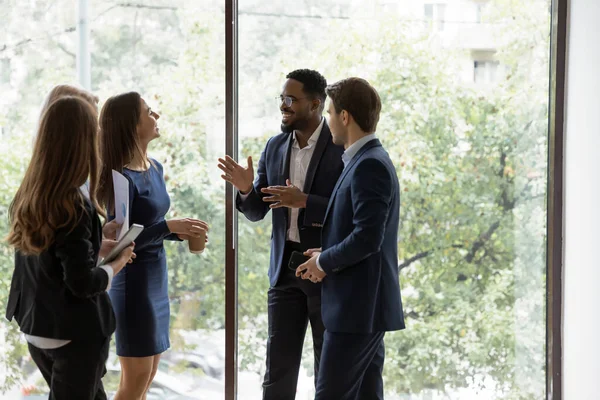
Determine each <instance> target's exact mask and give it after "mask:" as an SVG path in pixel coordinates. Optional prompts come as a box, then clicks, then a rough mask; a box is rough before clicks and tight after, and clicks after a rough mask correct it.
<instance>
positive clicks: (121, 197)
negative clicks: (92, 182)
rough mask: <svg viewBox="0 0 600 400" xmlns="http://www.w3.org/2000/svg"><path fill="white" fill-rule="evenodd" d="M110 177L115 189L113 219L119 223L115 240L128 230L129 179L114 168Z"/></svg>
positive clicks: (119, 238)
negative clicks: (119, 226) (119, 227)
mask: <svg viewBox="0 0 600 400" xmlns="http://www.w3.org/2000/svg"><path fill="white" fill-rule="evenodd" d="M112 178H113V187H114V189H115V220H116V221H117V223H119V224H121V229H120V230H119V231H117V240H121V238H122V237H123V235H125V233H127V231H128V230H129V181H128V180H127V178H125V177H124V176H123V175H121V174H120V173H119V172H117V171H115V170H114V169H113V171H112Z"/></svg>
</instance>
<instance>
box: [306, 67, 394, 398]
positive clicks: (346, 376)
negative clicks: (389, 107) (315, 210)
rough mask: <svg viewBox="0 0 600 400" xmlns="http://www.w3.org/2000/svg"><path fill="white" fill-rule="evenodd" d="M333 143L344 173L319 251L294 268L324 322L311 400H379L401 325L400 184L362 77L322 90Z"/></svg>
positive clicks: (377, 106) (376, 105)
mask: <svg viewBox="0 0 600 400" xmlns="http://www.w3.org/2000/svg"><path fill="white" fill-rule="evenodd" d="M327 94H328V95H329V97H330V99H331V102H330V105H329V109H328V113H329V116H330V119H329V121H330V122H329V124H330V127H331V134H332V136H333V142H334V143H335V144H340V145H343V146H344V148H345V149H346V151H345V152H344V154H343V162H344V171H343V172H342V174H341V176H340V179H339V180H338V182H337V184H336V186H335V189H334V191H333V194H332V195H331V198H330V200H329V206H328V208H327V212H326V214H325V220H324V223H323V224H324V225H323V234H322V251H321V250H319V249H313V250H309V251H307V252H306V254H307V255H311V259H310V260H309V261H307V262H306V263H304V264H302V265H301V266H300V267H298V269H297V272H296V274H297V275H298V276H300V275H301V273H303V272H304V271H305V272H304V275H302V276H303V278H304V279H309V280H311V281H312V282H320V281H322V282H323V283H322V300H321V307H322V314H323V322H324V324H325V329H326V330H325V334H324V343H323V351H322V353H321V367H320V370H319V376H318V381H317V394H316V397H315V400H371V399H383V381H382V370H383V363H384V356H385V351H384V345H383V336H384V334H385V332H387V331H395V330H400V329H404V315H403V313H402V301H401V299H400V285H399V282H398V223H399V212H400V188H399V184H398V177H397V176H396V170H395V168H394V165H393V164H392V161H391V160H390V157H389V155H388V153H387V152H386V151H385V150H384V148H383V147H382V146H381V143H380V142H379V140H378V139H377V138H376V137H375V129H376V127H377V122H378V121H379V112H380V111H381V100H380V99H379V95H378V94H377V91H376V90H375V89H374V88H373V87H372V86H371V85H370V84H369V83H368V82H367V81H365V80H364V79H360V78H349V79H344V80H342V81H340V82H337V83H335V84H333V85H331V86H329V87H328V88H327Z"/></svg>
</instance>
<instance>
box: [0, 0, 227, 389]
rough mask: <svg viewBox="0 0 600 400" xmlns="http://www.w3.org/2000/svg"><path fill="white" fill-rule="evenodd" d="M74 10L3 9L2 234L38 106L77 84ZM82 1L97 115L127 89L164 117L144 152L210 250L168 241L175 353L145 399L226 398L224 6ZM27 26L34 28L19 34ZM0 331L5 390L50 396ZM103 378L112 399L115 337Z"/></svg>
mask: <svg viewBox="0 0 600 400" xmlns="http://www.w3.org/2000/svg"><path fill="white" fill-rule="evenodd" d="M71 3H72V2H70V1H69V2H67V1H64V2H56V1H32V2H14V4H13V5H12V6H11V7H7V8H4V7H3V10H2V11H0V12H2V13H5V14H6V15H3V17H2V18H1V19H2V20H3V21H9V25H8V28H9V31H8V32H9V34H10V35H9V36H8V37H7V38H6V40H5V38H4V37H0V49H2V45H3V44H4V43H5V42H6V44H7V45H8V48H7V49H6V50H2V51H0V60H1V59H3V58H4V59H8V60H9V66H10V69H9V70H8V71H9V72H5V69H4V65H5V63H0V66H2V68H3V69H2V70H1V71H2V73H1V74H0V79H3V80H2V81H0V85H2V93H3V96H2V99H0V102H2V107H1V109H2V111H0V126H2V132H3V140H2V143H1V144H0V146H2V149H3V150H2V154H3V157H2V160H1V161H0V163H2V174H1V175H0V176H1V178H0V179H1V180H2V181H1V183H2V202H1V203H0V207H1V208H0V213H1V215H2V222H1V223H2V232H3V233H2V235H4V234H5V232H6V209H7V206H8V203H9V201H10V200H11V196H12V195H14V192H15V190H16V187H17V185H18V183H19V181H20V178H21V177H22V173H23V166H24V165H26V162H27V161H28V157H29V154H30V148H29V145H30V142H31V137H32V135H33V130H34V129H35V124H36V118H37V113H38V112H39V106H40V105H41V103H42V99H43V97H44V96H45V94H46V93H47V92H48V91H49V89H50V88H51V87H52V86H53V85H55V84H57V83H74V82H76V81H77V75H76V68H75V58H76V53H77V38H78V36H77V33H76V32H75V26H76V21H77V19H76V18H77V13H76V11H77V10H76V9H74V8H73V5H72V4H71ZM88 4H89V24H90V30H91V35H90V43H89V51H90V54H91V75H92V88H91V89H92V91H93V92H94V93H95V94H97V95H98V96H99V97H100V107H102V103H103V102H104V101H105V100H106V99H107V98H108V97H109V96H111V95H114V94H118V93H121V92H125V91H130V90H134V91H138V92H139V93H140V94H141V95H142V97H144V98H145V99H146V101H147V102H148V103H149V105H150V106H151V107H152V109H154V110H156V111H157V112H158V113H159V114H160V115H161V118H160V120H159V126H160V128H161V138H159V139H158V140H156V141H154V142H152V143H151V145H150V149H149V154H150V155H151V156H152V157H154V158H156V159H157V160H159V161H160V162H161V163H162V164H163V166H164V170H165V180H166V183H167V189H168V191H169V194H170V196H171V210H170V212H169V214H168V216H167V218H175V217H196V218H200V219H203V220H206V221H208V222H209V224H210V225H211V231H210V234H209V239H210V245H209V247H208V249H207V250H206V251H205V252H204V253H203V254H202V255H192V254H191V253H190V252H189V251H188V248H187V245H186V244H185V243H171V242H166V243H165V247H166V250H167V257H168V261H167V262H168V270H169V298H170V302H171V323H170V340H171V348H170V350H169V351H167V352H166V353H164V354H163V356H162V358H161V362H160V364H159V369H158V373H157V375H156V378H155V380H154V383H153V385H152V387H151V389H150V394H149V398H152V399H172V398H174V397H175V396H176V395H177V396H191V397H186V398H203V399H222V398H223V397H224V375H225V373H224V370H225V361H224V358H225V329H224V324H225V307H224V298H225V274H224V270H225V268H224V264H225V241H224V237H225V234H224V220H225V201H224V191H223V184H222V183H221V181H220V177H219V175H220V174H219V172H218V170H217V169H216V167H215V160H216V158H217V157H219V156H222V155H223V153H224V151H225V135H224V134H223V130H224V96H225V72H224V53H225V48H224V45H223V43H224V40H225V28H224V14H223V11H222V7H221V6H222V2H217V1H213V2H202V3H201V4H199V3H198V4H197V3H194V2H184V1H179V2H173V1H169V2H166V1H154V2H143V3H139V4H137V3H135V4H134V3H118V2H105V1H90V2H88ZM23 26H31V27H33V28H32V29H31V30H23V29H22V27H23ZM2 31H3V32H4V26H3V28H2ZM28 39H32V40H31V41H28ZM4 76H8V77H9V80H6V79H4V78H3V77H4ZM9 148H10V149H11V151H8V149H9ZM5 155H6V156H5ZM5 184H6V186H5ZM1 257H2V262H1V265H0V268H1V271H2V275H1V282H2V284H1V285H0V293H1V296H0V297H1V299H0V306H1V307H2V309H4V307H5V301H6V298H7V294H8V287H9V285H10V275H11V271H12V266H13V263H12V252H10V251H9V249H7V248H6V247H4V245H3V247H2V253H1ZM0 326H1V327H2V330H3V332H4V331H5V330H8V331H9V333H8V334H7V335H2V336H3V337H6V338H7V342H6V343H5V344H4V345H3V347H2V351H1V352H0V353H1V354H2V357H3V358H4V359H5V361H6V362H5V363H3V365H4V366H5V367H4V368H6V369H5V371H6V372H0V376H1V377H6V376H8V377H9V379H8V380H6V384H7V385H8V386H11V387H13V389H12V391H11V392H9V393H13V392H15V391H16V392H23V393H30V394H32V395H33V394H35V393H47V391H48V388H47V385H46V384H45V382H44V381H43V379H42V378H41V375H40V374H39V372H37V371H36V369H35V368H34V366H33V365H32V364H31V362H30V361H29V356H28V353H27V349H26V346H25V345H24V344H25V342H24V341H23V340H22V338H20V336H19V335H18V334H17V332H16V330H17V328H16V324H14V323H13V324H5V323H4V322H1V323H0ZM7 350H10V352H8V351H7ZM107 370H108V372H107V374H106V376H105V378H104V384H105V388H106V390H107V393H109V394H111V393H114V392H115V391H116V388H117V385H118V383H119V375H120V366H119V362H118V360H117V357H116V355H115V351H114V340H113V347H112V348H111V353H110V357H109V362H108V364H107ZM0 371H3V370H0ZM7 374H8V375H7ZM1 380H3V379H0V381H1ZM7 396H8V395H7ZM15 396H16V394H15ZM2 398H5V397H2ZM16 398H19V399H20V398H21V397H16Z"/></svg>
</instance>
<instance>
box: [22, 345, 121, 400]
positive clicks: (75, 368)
mask: <svg viewBox="0 0 600 400" xmlns="http://www.w3.org/2000/svg"><path fill="white" fill-rule="evenodd" d="M109 346H110V338H103V339H98V340H89V341H81V340H79V341H77V340H74V341H72V342H71V343H69V344H67V345H66V346H63V347H59V348H58V349H48V350H44V349H39V348H37V347H35V346H33V345H31V344H28V347H29V353H30V354H31V358H33V361H34V362H35V363H36V365H37V366H38V368H39V369H40V372H41V373H42V375H43V376H44V379H45V380H46V382H47V383H48V387H50V397H48V399H49V400H74V399H77V400H106V393H105V392H104V387H103V386H102V377H103V376H104V374H106V360H107V359H108V349H109Z"/></svg>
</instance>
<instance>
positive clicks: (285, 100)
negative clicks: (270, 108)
mask: <svg viewBox="0 0 600 400" xmlns="http://www.w3.org/2000/svg"><path fill="white" fill-rule="evenodd" d="M276 99H277V104H279V105H281V103H283V104H285V106H286V107H291V106H292V104H293V103H295V102H296V101H298V100H302V99H306V97H300V98H299V99H297V98H295V97H291V96H279V97H277V98H276Z"/></svg>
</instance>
